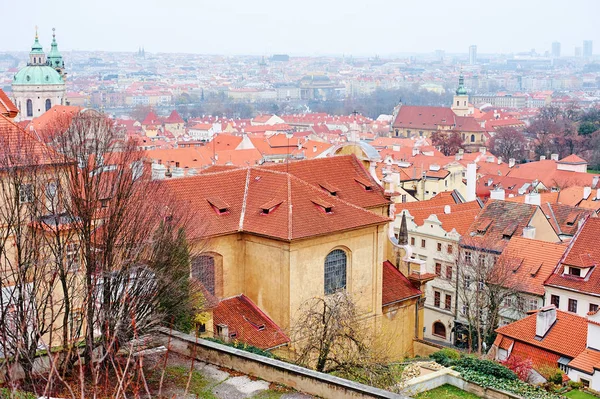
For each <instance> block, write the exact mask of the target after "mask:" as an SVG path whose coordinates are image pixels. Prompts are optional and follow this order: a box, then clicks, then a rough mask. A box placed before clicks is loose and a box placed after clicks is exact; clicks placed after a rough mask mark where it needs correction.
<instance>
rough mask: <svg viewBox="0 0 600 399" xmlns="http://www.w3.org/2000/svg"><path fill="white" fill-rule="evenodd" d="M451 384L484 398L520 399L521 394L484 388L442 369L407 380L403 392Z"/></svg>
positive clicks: (414, 391)
mask: <svg viewBox="0 0 600 399" xmlns="http://www.w3.org/2000/svg"><path fill="white" fill-rule="evenodd" d="M445 384H449V385H453V386H455V387H457V388H459V389H462V390H463V391H467V392H470V393H472V394H475V395H477V396H479V397H480V398H486V399H522V398H521V396H518V395H515V394H512V393H509V392H505V391H501V390H499V389H494V388H484V387H482V386H479V385H477V384H474V383H472V382H469V381H467V380H465V379H463V378H462V377H461V376H460V374H459V373H458V372H457V371H454V370H451V369H442V370H439V371H436V372H434V373H431V374H427V375H424V376H421V377H417V378H413V379H412V380H410V381H408V384H407V386H406V389H405V394H408V395H416V394H418V393H421V392H425V391H430V390H432V389H435V388H438V387H441V386H442V385H445Z"/></svg>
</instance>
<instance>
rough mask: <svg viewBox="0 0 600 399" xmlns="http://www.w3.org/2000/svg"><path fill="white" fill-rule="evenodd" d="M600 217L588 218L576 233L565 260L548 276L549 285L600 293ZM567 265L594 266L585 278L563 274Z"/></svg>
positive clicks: (582, 291)
mask: <svg viewBox="0 0 600 399" xmlns="http://www.w3.org/2000/svg"><path fill="white" fill-rule="evenodd" d="M599 235H600V218H588V219H587V221H586V222H585V223H584V224H583V226H582V228H581V229H580V230H579V232H577V234H575V236H574V237H573V239H572V240H571V242H570V243H569V248H568V250H567V254H566V256H565V258H564V260H563V261H562V262H561V263H560V264H559V265H558V266H557V267H556V268H555V269H554V273H552V275H550V277H548V280H547V281H546V284H547V285H551V286H554V287H560V288H566V289H570V290H575V291H578V292H581V293H590V294H595V295H599V294H600V270H598V265H599V264H600V245H598V236H599ZM565 265H568V266H576V267H580V268H585V267H592V269H591V270H590V271H589V272H588V274H587V275H586V276H585V278H581V277H576V276H571V275H563V273H564V269H565Z"/></svg>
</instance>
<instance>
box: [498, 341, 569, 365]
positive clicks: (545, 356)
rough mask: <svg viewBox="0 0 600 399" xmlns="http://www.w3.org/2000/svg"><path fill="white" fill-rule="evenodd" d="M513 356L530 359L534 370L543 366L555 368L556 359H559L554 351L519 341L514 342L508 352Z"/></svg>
mask: <svg viewBox="0 0 600 399" xmlns="http://www.w3.org/2000/svg"><path fill="white" fill-rule="evenodd" d="M504 339H506V338H504ZM513 356H518V357H520V358H521V359H531V363H532V365H533V368H534V369H535V370H539V369H540V368H542V367H544V366H550V367H555V368H556V367H557V366H558V359H560V355H557V354H556V353H552V352H549V351H547V350H545V349H544V348H538V347H535V346H532V345H529V344H526V343H523V342H519V341H516V342H515V345H514V346H513V349H512V352H511V353H510V357H513Z"/></svg>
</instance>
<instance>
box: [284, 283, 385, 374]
mask: <svg viewBox="0 0 600 399" xmlns="http://www.w3.org/2000/svg"><path fill="white" fill-rule="evenodd" d="M365 322H366V320H361V317H360V314H359V310H358V308H357V306H356V304H355V302H354V300H353V298H352V295H351V294H350V293H348V292H347V291H346V290H338V291H337V292H335V293H334V294H331V295H327V296H325V297H321V298H312V299H309V300H308V301H306V302H305V303H303V304H302V306H301V307H300V309H299V310H298V316H297V318H296V320H295V321H294V327H293V328H292V340H293V342H294V345H295V347H296V350H297V354H298V357H297V359H296V361H297V363H298V364H300V365H302V366H306V367H313V368H314V369H315V370H317V371H321V372H333V371H338V372H339V371H345V372H348V371H351V370H352V369H354V368H362V367H366V366H367V365H369V366H372V367H374V368H375V367H376V366H377V365H382V364H384V363H385V356H384V355H382V354H381V353H378V352H376V348H375V345H374V343H373V340H372V339H371V337H370V336H369V334H368V332H367V331H368V330H369V329H368V328H365V326H364V323H365Z"/></svg>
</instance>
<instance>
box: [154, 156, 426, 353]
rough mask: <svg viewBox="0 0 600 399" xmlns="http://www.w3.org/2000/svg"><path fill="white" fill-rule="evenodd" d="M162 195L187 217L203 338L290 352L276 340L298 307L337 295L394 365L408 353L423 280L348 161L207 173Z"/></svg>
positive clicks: (353, 161) (382, 198) (361, 173)
mask: <svg viewBox="0 0 600 399" xmlns="http://www.w3.org/2000/svg"><path fill="white" fill-rule="evenodd" d="M164 184H165V185H167V189H168V190H169V191H170V192H171V193H173V196H174V203H176V204H177V206H178V207H185V209H186V210H189V212H190V213H191V214H192V215H193V217H194V221H193V223H192V225H193V226H194V228H193V230H191V231H188V236H189V238H190V240H191V242H192V244H193V245H194V248H195V253H194V255H193V258H192V276H193V277H195V278H196V279H198V280H199V281H200V282H202V284H203V285H204V287H205V288H206V290H207V291H208V292H209V293H210V294H212V295H214V296H215V297H217V298H218V299H219V300H220V304H219V305H218V306H217V307H216V309H214V323H211V324H213V325H207V326H203V328H206V331H207V332H210V330H213V331H214V334H215V335H216V336H220V337H221V338H223V339H226V340H227V339H237V340H241V341H247V342H249V343H253V344H255V345H256V346H260V347H262V348H263V349H274V348H276V347H280V346H282V345H283V344H284V343H285V342H286V341H287V342H288V348H293V343H289V339H287V340H286V339H282V337H284V338H285V334H286V332H289V331H290V329H291V328H292V327H293V325H294V320H295V319H296V318H297V312H298V310H299V309H300V307H301V305H302V304H303V303H304V302H305V301H307V300H309V299H311V298H314V297H323V296H326V295H329V294H332V293H334V292H336V291H337V290H339V289H344V290H347V291H348V292H349V293H350V294H351V295H352V297H353V299H354V301H355V303H356V304H357V307H358V309H359V310H360V312H361V317H360V319H361V320H364V323H365V327H366V328H369V329H373V331H374V332H375V333H376V335H378V336H379V337H382V338H384V339H382V340H381V341H382V342H385V345H387V346H388V348H387V352H388V353H389V354H390V357H391V358H394V359H401V358H403V357H408V356H413V355H414V354H415V352H414V345H413V342H414V339H415V338H422V313H423V310H422V308H420V303H421V302H422V297H423V292H424V289H423V286H422V285H423V284H424V283H425V282H426V281H427V280H426V276H419V270H411V265H410V260H407V259H405V258H404V256H405V254H404V253H403V252H402V251H403V250H402V246H401V245H399V244H398V239H397V238H396V237H394V236H393V234H392V236H391V237H390V235H389V234H390V233H389V231H390V230H389V225H390V222H391V218H390V217H389V207H390V199H389V196H386V194H385V192H384V190H383V188H382V187H381V186H380V185H378V184H377V182H376V181H375V180H374V179H373V177H372V176H371V175H370V174H369V172H368V171H367V170H366V169H365V168H364V166H363V164H362V163H361V162H360V161H359V160H358V159H357V158H356V157H355V156H354V155H347V156H336V157H328V158H321V159H314V160H307V161H298V162H291V163H289V164H276V165H271V166H262V167H243V168H236V167H213V168H210V169H208V170H207V172H205V173H202V174H200V175H198V176H194V177H188V178H184V179H170V180H165V181H164ZM392 231H393V230H392ZM240 313H244V314H241V316H240ZM419 314H420V315H421V316H419ZM419 317H420V319H419Z"/></svg>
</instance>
